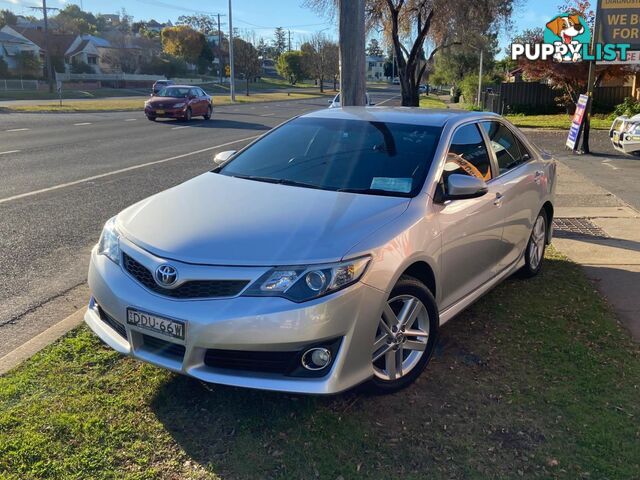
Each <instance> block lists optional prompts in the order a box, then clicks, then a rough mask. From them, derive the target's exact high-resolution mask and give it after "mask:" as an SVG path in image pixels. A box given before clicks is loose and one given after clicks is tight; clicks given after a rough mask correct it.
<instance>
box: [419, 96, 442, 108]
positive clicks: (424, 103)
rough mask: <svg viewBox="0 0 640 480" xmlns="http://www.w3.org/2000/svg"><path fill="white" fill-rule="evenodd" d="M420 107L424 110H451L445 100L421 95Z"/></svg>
mask: <svg viewBox="0 0 640 480" xmlns="http://www.w3.org/2000/svg"><path fill="white" fill-rule="evenodd" d="M420 107H422V108H449V107H448V106H447V104H446V103H444V100H441V99H440V98H438V97H435V96H433V95H420Z"/></svg>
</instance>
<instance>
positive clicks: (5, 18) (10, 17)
mask: <svg viewBox="0 0 640 480" xmlns="http://www.w3.org/2000/svg"><path fill="white" fill-rule="evenodd" d="M16 23H18V17H16V14H15V13H13V12H12V11H11V10H0V28H2V27H4V26H5V25H9V26H13V25H15V24H16Z"/></svg>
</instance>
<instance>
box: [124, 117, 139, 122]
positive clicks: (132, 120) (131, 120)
mask: <svg viewBox="0 0 640 480" xmlns="http://www.w3.org/2000/svg"><path fill="white" fill-rule="evenodd" d="M137 120H138V119H137V118H127V119H126V120H125V122H135V121H137Z"/></svg>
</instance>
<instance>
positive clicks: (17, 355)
mask: <svg viewBox="0 0 640 480" xmlns="http://www.w3.org/2000/svg"><path fill="white" fill-rule="evenodd" d="M85 310H86V308H81V309H80V310H77V311H76V312H74V313H72V314H71V315H69V316H68V317H67V318H65V319H64V320H62V321H60V322H58V323H56V324H55V325H53V326H51V327H49V328H47V329H46V330H45V331H44V332H42V333H40V334H39V335H36V336H35V337H33V338H32V339H31V340H29V341H28V342H26V343H23V344H22V345H20V346H19V347H18V348H16V349H14V350H12V351H11V352H9V353H7V354H6V355H5V356H3V357H2V358H0V375H4V374H5V373H7V372H8V371H9V370H12V369H13V368H15V367H17V366H18V365H20V364H21V363H22V362H24V361H25V360H27V359H28V358H31V357H32V356H34V355H35V354H36V353H38V352H39V351H40V350H42V349H43V348H45V347H46V346H48V345H51V344H52V343H53V342H55V341H56V340H57V339H59V338H60V337H62V336H63V335H65V334H66V333H68V332H69V331H70V330H73V329H74V328H76V327H77V326H78V325H80V324H81V323H82V320H83V318H84V312H85Z"/></svg>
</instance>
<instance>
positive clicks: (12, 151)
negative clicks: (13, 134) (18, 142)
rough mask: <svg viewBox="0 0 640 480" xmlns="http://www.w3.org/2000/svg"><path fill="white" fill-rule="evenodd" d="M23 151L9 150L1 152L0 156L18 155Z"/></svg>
mask: <svg viewBox="0 0 640 480" xmlns="http://www.w3.org/2000/svg"><path fill="white" fill-rule="evenodd" d="M21 151H22V150H7V151H6V152H0V155H9V154H10V153H18V152H21Z"/></svg>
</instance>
